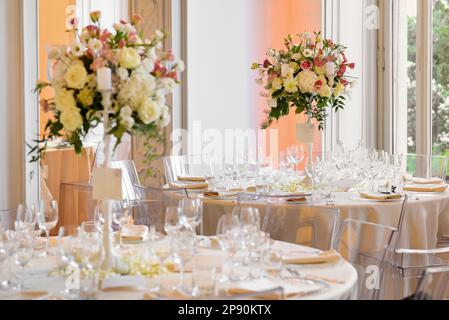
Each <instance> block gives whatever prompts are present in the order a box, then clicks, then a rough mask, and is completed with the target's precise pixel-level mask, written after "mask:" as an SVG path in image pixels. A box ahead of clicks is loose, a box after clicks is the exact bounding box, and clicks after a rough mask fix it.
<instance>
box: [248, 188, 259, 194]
mask: <svg viewBox="0 0 449 320" xmlns="http://www.w3.org/2000/svg"><path fill="white" fill-rule="evenodd" d="M246 192H249V193H256V192H257V188H256V187H248V188H246Z"/></svg>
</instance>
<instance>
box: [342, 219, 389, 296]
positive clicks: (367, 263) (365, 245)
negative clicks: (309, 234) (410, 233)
mask: <svg viewBox="0 0 449 320" xmlns="http://www.w3.org/2000/svg"><path fill="white" fill-rule="evenodd" d="M395 231H396V229H395V228H392V227H388V226H383V225H378V224H374V223H369V222H364V221H358V220H351V219H348V220H345V221H344V222H343V223H342V225H341V227H340V229H339V231H338V234H337V237H336V241H335V244H334V248H335V249H336V250H337V251H338V252H339V253H340V254H341V255H342V257H343V258H344V259H345V260H346V261H348V262H350V263H351V264H352V265H353V266H354V267H355V268H356V270H357V274H358V291H357V293H358V298H359V299H362V300H373V299H378V297H379V294H380V290H381V286H382V283H383V282H382V280H383V272H384V266H385V256H386V253H387V250H388V248H389V246H390V245H391V241H392V238H393V234H394V232H395Z"/></svg>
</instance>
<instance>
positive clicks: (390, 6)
mask: <svg viewBox="0 0 449 320" xmlns="http://www.w3.org/2000/svg"><path fill="white" fill-rule="evenodd" d="M379 1H380V2H379V5H380V8H381V10H380V11H381V15H382V16H381V26H382V29H383V32H380V35H379V60H380V65H379V69H378V70H379V71H378V73H379V74H378V76H379V88H380V90H379V92H378V95H379V103H380V105H379V108H378V109H379V116H378V132H379V137H378V138H379V141H380V142H381V143H380V145H379V149H384V150H386V151H388V152H391V153H407V151H408V150H407V146H405V147H404V145H403V143H404V142H403V141H399V137H398V132H397V126H396V124H397V123H396V120H397V118H398V117H399V116H400V115H399V114H398V112H399V111H398V108H399V107H400V106H399V105H398V103H399V102H398V96H399V90H401V89H402V90H403V87H401V83H399V81H398V79H399V78H400V75H399V70H398V59H399V58H400V57H399V55H398V50H397V46H396V45H397V37H398V30H397V27H398V23H399V19H400V15H401V14H405V12H404V10H401V7H400V5H399V2H397V1H391V0H379ZM416 1H417V28H416V37H417V40H416V42H417V44H416V45H417V50H416V119H417V121H416V153H417V154H427V155H431V154H432V153H433V152H432V144H433V141H432V65H433V55H432V50H433V23H432V22H433V18H432V16H433V1H428V0H416ZM402 85H403V84H402ZM382 105H383V106H382ZM407 128H408V123H407ZM407 128H406V129H407ZM404 148H405V150H404Z"/></svg>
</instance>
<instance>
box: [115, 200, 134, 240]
mask: <svg viewBox="0 0 449 320" xmlns="http://www.w3.org/2000/svg"><path fill="white" fill-rule="evenodd" d="M130 213H131V206H130V204H129V202H128V201H127V200H124V201H115V202H113V205H112V221H113V222H114V224H115V225H117V226H118V229H119V230H118V231H119V234H120V244H119V246H120V247H121V246H122V245H123V239H122V237H121V234H122V229H123V226H124V225H127V224H129V222H130V218H131V216H130Z"/></svg>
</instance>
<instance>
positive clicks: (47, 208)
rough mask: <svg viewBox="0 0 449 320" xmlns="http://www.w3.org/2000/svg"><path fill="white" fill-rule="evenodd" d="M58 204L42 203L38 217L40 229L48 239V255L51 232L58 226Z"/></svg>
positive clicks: (53, 201) (46, 247) (46, 249)
mask: <svg viewBox="0 0 449 320" xmlns="http://www.w3.org/2000/svg"><path fill="white" fill-rule="evenodd" d="M58 216H59V210H58V202H57V201H56V200H50V201H42V202H41V208H40V210H39V215H38V225H39V229H40V230H43V231H44V232H45V236H46V238H47V241H46V244H45V253H46V254H48V252H49V251H48V248H49V243H50V231H51V230H52V229H54V228H55V227H56V225H57V224H58Z"/></svg>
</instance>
